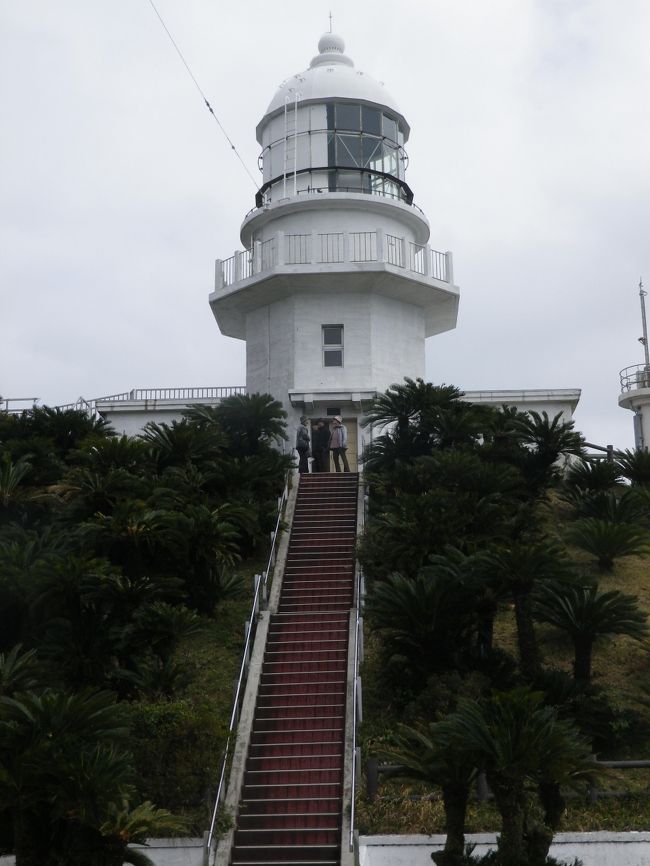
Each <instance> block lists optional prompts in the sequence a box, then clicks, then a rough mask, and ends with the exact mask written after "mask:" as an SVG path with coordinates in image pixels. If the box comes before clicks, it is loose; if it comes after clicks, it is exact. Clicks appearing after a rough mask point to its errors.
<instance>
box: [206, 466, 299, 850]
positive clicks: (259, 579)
mask: <svg viewBox="0 0 650 866" xmlns="http://www.w3.org/2000/svg"><path fill="white" fill-rule="evenodd" d="M290 474H291V470H289V471H288V472H287V474H286V476H285V483H284V489H283V491H282V495H281V496H280V497H278V516H277V520H276V522H275V529H274V530H273V532H272V533H271V552H270V554H269V560H268V564H267V567H266V571H264V572H262V574H256V575H255V593H254V595H253V604H252V607H251V612H250V617H249V619H248V621H247V623H246V639H245V641H244V649H243V651H242V660H241V665H240V667H239V677H238V679H237V685H236V687H235V696H234V698H233V706H232V712H231V714H230V725H229V727H228V737H227V739H226V745H225V747H224V750H223V755H222V758H221V771H220V773H219V784H218V785H217V793H216V795H215V800H214V808H213V810H212V820H211V821H210V829H209V830H208V832H207V836H206V839H205V843H204V849H205V851H206V852H209V851H210V849H211V847H212V843H213V840H214V830H215V827H216V823H217V816H218V813H219V803H220V802H221V798H222V796H223V790H224V781H225V778H226V768H227V766H228V758H229V756H230V744H231V741H232V734H233V731H234V729H235V727H236V725H237V720H238V716H239V699H240V696H241V692H242V686H243V685H244V681H245V679H246V674H247V671H248V664H249V654H250V646H251V636H252V635H253V631H254V630H255V631H256V630H257V618H258V615H259V610H260V594H261V598H262V601H264V602H265V601H266V597H267V584H268V578H269V574H270V571H271V568H272V567H273V563H274V562H275V555H276V553H275V548H276V544H277V540H278V535H279V530H280V523H281V520H282V511H283V509H284V506H285V504H286V501H287V499H288V496H289V478H290ZM208 856H209V854H208Z"/></svg>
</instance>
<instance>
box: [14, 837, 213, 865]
mask: <svg viewBox="0 0 650 866" xmlns="http://www.w3.org/2000/svg"><path fill="white" fill-rule="evenodd" d="M133 847H134V848H137V849H139V850H141V851H144V853H145V854H146V855H147V857H150V858H151V860H152V861H153V862H154V864H155V866H201V864H202V863H203V839H152V840H151V842H150V843H149V845H147V846H145V845H134V846H133ZM15 863H16V860H15V858H14V857H0V866H15Z"/></svg>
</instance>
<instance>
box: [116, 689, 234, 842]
mask: <svg viewBox="0 0 650 866" xmlns="http://www.w3.org/2000/svg"><path fill="white" fill-rule="evenodd" d="M130 717H131V719H130V721H131V739H130V746H131V748H132V751H133V755H134V760H135V767H136V770H137V772H138V774H139V776H140V777H141V780H142V782H141V788H142V794H143V796H145V797H146V798H147V799H151V800H153V801H154V802H155V803H157V804H158V805H159V806H162V807H164V808H165V809H169V810H170V811H173V812H175V813H178V814H181V815H185V816H186V817H188V818H189V819H190V821H191V822H192V825H193V829H194V830H195V831H199V830H202V829H205V819H206V816H207V814H208V809H209V808H210V807H211V805H212V803H211V798H212V797H213V795H214V790H216V783H217V775H218V772H219V768H220V760H221V754H222V752H223V747H224V745H225V739H226V736H227V730H226V728H225V724H224V723H222V722H219V721H218V720H217V719H215V715H214V712H213V711H212V710H211V709H210V707H209V706H208V705H207V704H206V705H195V704H192V703H191V702H190V701H188V700H181V701H158V702H154V703H134V704H132V705H131V706H130ZM213 789H214V790H213Z"/></svg>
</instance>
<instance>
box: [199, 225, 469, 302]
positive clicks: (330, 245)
mask: <svg viewBox="0 0 650 866" xmlns="http://www.w3.org/2000/svg"><path fill="white" fill-rule="evenodd" d="M345 262H351V263H359V262H386V263H387V264H389V265H393V266H394V267H396V268H404V270H407V271H411V272H412V273H415V274H420V275H421V276H424V277H431V278H432V279H435V280H439V281H441V282H443V283H451V282H452V279H453V276H452V257H451V253H450V252H445V253H442V252H439V251H438V250H434V249H431V247H429V246H426V245H422V244H415V243H413V242H412V241H407V240H406V239H405V238H401V237H397V236H396V235H391V234H387V233H386V232H384V231H382V230H381V229H377V230H375V231H369V232H327V233H314V234H311V233H310V234H286V233H284V232H278V233H277V234H275V235H274V236H272V237H270V238H269V239H268V240H266V241H263V242H261V241H256V242H255V243H254V244H253V246H252V247H251V248H250V249H248V250H242V251H240V252H236V253H235V254H234V255H233V256H231V257H230V258H229V259H223V260H222V259H217V263H216V274H215V288H216V289H217V290H219V289H222V288H224V287H227V286H232V285H234V284H235V283H238V282H240V281H241V280H245V279H248V278H249V277H252V276H254V275H257V274H261V273H264V272H265V271H269V270H271V269H272V268H275V267H279V266H281V265H322V264H343V263H345Z"/></svg>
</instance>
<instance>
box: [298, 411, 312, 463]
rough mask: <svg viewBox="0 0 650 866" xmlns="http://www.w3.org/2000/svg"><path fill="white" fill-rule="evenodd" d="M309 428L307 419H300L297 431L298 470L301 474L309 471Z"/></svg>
mask: <svg viewBox="0 0 650 866" xmlns="http://www.w3.org/2000/svg"><path fill="white" fill-rule="evenodd" d="M309 444H310V443H309V430H308V429H307V419H306V418H301V419H300V426H299V427H298V430H297V432H296V451H297V452H298V472H300V474H301V475H306V474H307V473H309Z"/></svg>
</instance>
